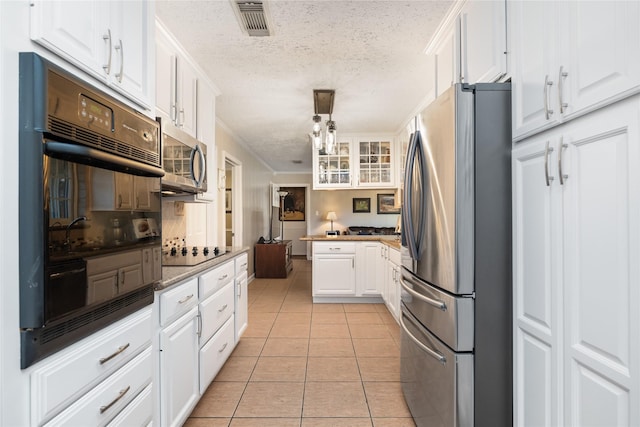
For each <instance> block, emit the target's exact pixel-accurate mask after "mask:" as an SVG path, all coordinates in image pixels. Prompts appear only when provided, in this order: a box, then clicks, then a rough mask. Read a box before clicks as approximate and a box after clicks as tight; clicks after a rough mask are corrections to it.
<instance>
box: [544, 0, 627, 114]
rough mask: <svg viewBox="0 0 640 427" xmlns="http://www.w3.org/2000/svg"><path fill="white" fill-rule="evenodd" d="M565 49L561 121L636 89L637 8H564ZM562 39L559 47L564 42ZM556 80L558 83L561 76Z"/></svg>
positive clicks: (596, 4) (610, 4) (599, 4)
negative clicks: (563, 115) (566, 11)
mask: <svg viewBox="0 0 640 427" xmlns="http://www.w3.org/2000/svg"><path fill="white" fill-rule="evenodd" d="M568 15H569V16H568V17H567V18H566V19H563V22H565V23H566V25H565V27H566V29H567V30H568V31H567V35H566V38H567V41H568V43H567V46H564V53H563V55H562V58H561V63H560V65H561V66H563V72H566V73H567V75H566V77H562V78H563V80H564V82H563V88H562V89H563V90H562V92H563V93H562V96H563V98H564V99H563V102H566V103H567V106H566V107H563V110H565V111H564V114H565V116H570V115H572V114H575V113H576V112H580V111H582V110H585V109H594V108H598V106H599V104H602V103H603V102H606V101H607V100H609V99H611V98H613V97H616V96H618V95H620V94H624V93H628V92H630V91H632V90H633V89H636V90H637V89H638V87H639V86H640V26H639V25H638V22H640V3H639V2H637V1H576V2H568ZM564 41H565V40H564V37H563V42H564ZM558 72H559V70H558ZM555 78H557V79H560V78H561V77H560V75H559V74H558V75H556V76H555Z"/></svg>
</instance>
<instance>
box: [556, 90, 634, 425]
mask: <svg viewBox="0 0 640 427" xmlns="http://www.w3.org/2000/svg"><path fill="white" fill-rule="evenodd" d="M639 117H640V113H639V108H638V100H637V97H636V98H631V99H629V100H626V101H624V102H621V103H618V104H614V105H612V106H611V107H608V108H606V109H602V110H599V111H598V112H597V113H594V114H591V115H589V116H585V117H584V118H581V119H579V120H576V121H575V122H572V123H571V126H570V128H569V129H568V131H567V132H565V133H564V139H563V142H564V143H565V144H566V148H565V152H564V153H563V158H562V166H563V173H565V174H566V178H565V184H564V186H563V205H564V219H563V224H564V257H563V261H564V262H563V266H564V290H565V296H564V298H565V337H566V339H565V345H566V349H565V353H566V357H565V366H564V369H565V376H566V378H565V381H566V393H565V396H566V398H567V401H566V402H565V407H566V408H568V411H567V413H566V415H567V419H566V423H567V425H586V424H594V425H596V424H598V420H599V421H600V425H603V424H609V425H638V424H639V423H640V417H639V412H638V411H639V409H638V405H637V401H638V393H639V392H640V373H639V369H640V348H639V346H640V334H638V325H639V324H640V316H639V313H640V289H639V286H638V283H640V274H639V272H638V266H637V265H638V259H640V250H639V247H640V242H639V240H640V239H639V236H640V232H639V230H638V227H639V226H640V198H639V197H638V187H639V184H638V183H639V180H638V178H639V176H640V175H639V171H638V168H639V167H640V147H639V142H640V133H639V132H638V128H639V125H638V120H639ZM633 402H636V403H633Z"/></svg>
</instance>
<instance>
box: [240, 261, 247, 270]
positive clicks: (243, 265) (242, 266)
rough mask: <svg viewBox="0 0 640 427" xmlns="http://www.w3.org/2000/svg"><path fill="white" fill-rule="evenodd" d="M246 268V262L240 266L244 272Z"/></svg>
mask: <svg viewBox="0 0 640 427" xmlns="http://www.w3.org/2000/svg"><path fill="white" fill-rule="evenodd" d="M246 268H247V263H246V262H245V263H244V264H242V265H241V266H240V269H241V270H244V269H246Z"/></svg>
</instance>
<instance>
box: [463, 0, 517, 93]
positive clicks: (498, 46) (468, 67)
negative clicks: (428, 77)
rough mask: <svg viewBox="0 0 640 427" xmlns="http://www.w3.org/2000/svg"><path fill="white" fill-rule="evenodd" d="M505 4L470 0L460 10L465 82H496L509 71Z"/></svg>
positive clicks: (495, 1) (495, 0)
mask: <svg viewBox="0 0 640 427" xmlns="http://www.w3.org/2000/svg"><path fill="white" fill-rule="evenodd" d="M505 5H506V3H505V2H504V1H497V0H489V1H487V0H469V1H468V2H467V3H466V5H465V6H464V8H463V9H462V11H461V12H460V68H461V73H460V74H461V77H462V82H464V83H478V82H493V81H496V79H497V78H498V77H500V76H501V75H503V74H504V73H506V72H507V55H506V53H505V52H506V50H507V27H506V19H505Z"/></svg>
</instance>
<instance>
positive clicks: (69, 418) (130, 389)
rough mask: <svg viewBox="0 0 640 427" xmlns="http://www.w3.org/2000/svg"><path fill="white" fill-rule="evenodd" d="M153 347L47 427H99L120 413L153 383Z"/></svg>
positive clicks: (84, 396) (50, 422) (87, 394)
mask: <svg viewBox="0 0 640 427" xmlns="http://www.w3.org/2000/svg"><path fill="white" fill-rule="evenodd" d="M152 367H153V361H152V360H151V346H148V347H147V348H146V349H145V350H144V351H143V352H142V353H140V354H139V355H138V356H137V357H136V358H135V359H133V360H132V361H131V362H129V363H127V364H126V365H125V366H124V367H122V368H121V369H119V370H118V371H116V372H115V373H114V374H113V375H111V376H110V377H108V378H107V379H106V380H104V381H103V382H102V383H100V384H99V385H98V386H97V387H95V388H94V389H93V390H91V391H89V392H88V393H86V394H84V395H83V396H82V397H81V398H80V399H78V400H77V401H76V402H75V403H74V404H73V405H71V406H69V407H68V408H67V409H66V410H65V411H63V412H62V413H61V414H60V415H58V416H57V417H55V418H54V419H52V420H51V421H49V422H48V423H47V424H45V426H47V427H52V426H81V425H86V426H98V425H104V424H105V423H106V422H107V421H109V420H110V419H111V418H113V417H114V416H115V415H117V414H118V413H119V412H120V411H121V410H122V409H123V408H124V407H125V406H127V405H128V404H129V402H131V401H132V400H133V399H134V397H135V396H136V395H137V394H138V393H139V392H140V390H142V389H143V388H145V387H146V386H147V385H148V384H150V383H151V376H152Z"/></svg>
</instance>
